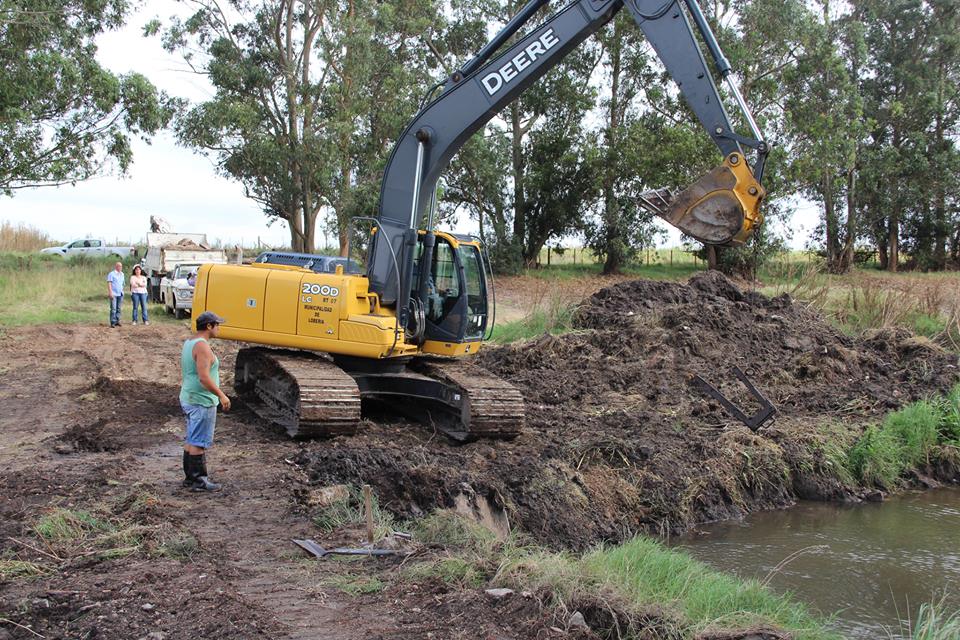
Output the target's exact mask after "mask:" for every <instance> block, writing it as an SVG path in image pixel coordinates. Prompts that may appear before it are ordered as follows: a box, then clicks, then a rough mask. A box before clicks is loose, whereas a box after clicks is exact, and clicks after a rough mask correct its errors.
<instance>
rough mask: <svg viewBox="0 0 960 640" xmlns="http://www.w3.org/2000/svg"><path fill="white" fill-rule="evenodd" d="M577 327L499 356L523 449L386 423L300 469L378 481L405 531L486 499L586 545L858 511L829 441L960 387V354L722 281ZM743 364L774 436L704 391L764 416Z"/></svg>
mask: <svg viewBox="0 0 960 640" xmlns="http://www.w3.org/2000/svg"><path fill="white" fill-rule="evenodd" d="M575 323H576V326H577V329H578V330H577V331H575V332H573V333H571V334H567V335H562V336H550V335H544V336H542V337H541V338H539V339H536V340H532V341H529V342H526V343H523V344H520V345H516V346H506V347H492V348H491V347H488V348H485V350H484V351H483V352H481V354H480V356H479V362H480V363H481V364H482V366H484V367H486V368H487V369H489V370H490V371H492V372H494V373H496V374H498V375H499V376H501V377H503V378H505V379H507V380H509V381H510V382H512V383H513V384H515V385H516V386H517V387H518V388H519V389H520V390H521V392H522V393H523V395H524V397H525V399H526V401H527V423H526V428H525V430H524V433H523V434H522V435H521V436H520V437H518V438H517V439H516V440H514V441H512V442H476V443H472V444H468V445H465V446H462V447H452V446H451V445H450V444H449V443H448V442H446V441H444V439H443V438H442V437H440V436H435V435H432V434H429V433H426V432H425V431H424V430H422V429H417V427H416V426H414V425H407V424H401V423H397V424H393V425H391V424H385V423H383V422H382V421H381V422H380V423H379V424H368V425H367V427H366V428H365V429H362V430H361V431H362V433H361V435H359V436H357V437H354V438H351V439H344V440H334V441H331V442H328V443H307V444H305V445H304V446H303V448H302V450H301V452H300V454H299V456H298V457H297V459H296V460H297V462H298V464H300V465H301V466H302V467H303V469H304V470H305V471H306V472H307V473H308V474H309V476H310V478H311V481H312V482H313V483H315V484H319V485H323V484H336V483H344V482H345V483H370V484H372V485H374V486H375V487H376V489H377V491H378V493H379V495H380V497H381V501H382V503H383V504H384V505H385V506H386V507H387V508H388V509H390V510H391V511H393V512H394V513H395V514H396V515H397V516H399V517H416V516H418V515H421V514H423V513H426V512H429V511H430V510H432V509H435V508H437V507H454V506H456V505H457V503H458V501H460V500H462V498H461V496H463V495H467V496H469V495H472V494H476V495H480V496H482V497H483V498H484V499H485V500H486V501H488V502H489V503H490V504H492V505H494V506H495V507H498V508H499V509H501V510H503V512H504V513H505V515H506V517H507V519H508V520H509V521H510V523H511V524H512V525H513V526H514V527H516V528H518V529H519V530H520V531H523V532H525V533H526V534H528V535H530V536H531V537H532V538H533V539H535V540H536V541H537V542H539V543H542V544H546V545H548V546H551V547H555V548H574V549H580V548H584V547H587V546H589V545H592V544H594V543H597V542H600V541H613V542H617V541H620V540H623V539H625V538H627V537H629V536H631V535H633V534H635V533H637V532H647V533H654V534H659V535H667V534H671V533H680V532H683V531H685V530H687V529H689V528H690V527H692V526H695V525H696V524H698V523H703V522H709V521H714V520H720V519H726V518H737V517H741V516H743V515H744V514H746V513H749V512H751V511H754V510H758V509H767V508H774V507H783V506H788V505H790V504H792V503H793V502H794V501H795V500H796V499H798V498H808V499H825V500H855V499H858V498H859V497H861V495H862V493H863V491H862V490H860V489H857V488H856V487H850V486H846V485H845V484H844V483H843V482H842V481H841V480H840V479H838V478H837V477H836V475H835V474H833V473H832V472H831V469H830V468H829V464H828V462H827V461H826V460H825V458H824V456H825V454H824V447H823V443H824V440H825V438H826V435H825V434H826V430H827V429H829V428H833V427H836V428H838V429H841V430H843V431H844V432H845V433H847V434H848V436H849V437H856V435H858V434H859V432H861V431H862V430H863V429H864V428H865V426H866V425H867V424H869V423H870V422H871V421H875V420H877V419H878V418H880V417H881V416H882V415H883V414H884V413H885V412H887V411H889V410H891V409H894V408H897V407H899V406H902V405H903V404H905V403H907V402H910V401H913V400H916V399H918V398H920V397H922V396H925V395H929V394H930V393H934V392H937V391H944V390H946V389H948V388H949V387H950V386H951V385H952V384H953V383H954V382H956V381H957V380H958V366H957V365H958V361H957V356H956V355H955V354H950V353H947V352H944V351H943V350H941V349H940V348H938V347H937V346H936V345H934V344H932V343H929V342H927V341H924V340H921V339H917V338H915V337H913V336H912V335H910V334H909V333H906V332H901V331H883V332H876V333H873V334H871V335H869V336H866V337H864V338H852V337H849V336H846V335H843V334H842V333H840V332H839V331H838V330H836V329H835V328H834V327H832V326H831V325H830V324H828V323H827V322H826V321H825V320H824V319H823V318H821V317H819V316H818V315H817V314H816V313H814V312H812V311H810V310H809V309H807V308H806V307H805V306H804V305H802V304H800V303H797V302H794V301H793V300H791V299H790V298H789V297H788V296H780V297H777V298H772V299H769V298H766V297H764V296H762V295H760V294H758V293H755V292H749V291H747V292H744V291H741V290H740V289H739V288H738V287H737V286H736V285H734V284H733V283H732V282H730V281H729V280H727V279H726V278H724V277H723V276H722V275H720V274H715V273H707V274H702V275H698V276H696V277H694V278H692V279H691V280H690V282H689V284H677V283H669V282H653V281H634V282H627V283H622V284H620V285H617V286H614V287H610V288H607V289H604V290H601V291H599V292H598V293H596V294H595V295H593V296H592V297H591V298H589V299H588V300H587V301H585V302H584V304H583V305H582V306H581V308H580V309H579V311H578V313H577V315H576V319H575ZM734 365H736V366H738V367H740V368H741V369H743V370H744V371H746V372H748V374H749V375H750V376H751V378H752V380H753V381H754V383H755V384H756V385H757V386H758V388H759V389H760V390H761V391H762V392H763V393H764V394H765V395H766V396H767V397H768V398H769V399H770V400H771V401H772V402H773V404H774V405H775V406H776V407H777V409H778V412H779V413H778V417H777V418H776V420H775V422H773V423H772V424H768V425H766V427H765V428H763V429H761V430H760V431H759V432H758V433H753V432H751V431H750V430H748V429H747V428H746V427H745V426H743V425H742V424H740V423H739V422H737V421H736V420H733V419H732V418H731V417H729V416H728V415H727V414H726V413H725V412H724V411H723V409H722V408H721V407H720V406H719V404H718V403H716V402H715V401H713V400H712V399H709V398H707V397H705V396H704V395H703V394H702V393H701V392H700V391H698V390H696V389H695V388H693V387H692V386H691V385H690V383H689V381H690V378H691V377H692V376H693V375H695V374H699V375H701V376H703V377H704V378H705V379H707V380H709V381H711V382H713V383H714V384H715V385H716V386H718V387H719V388H720V389H721V390H722V391H724V393H726V394H727V395H728V396H729V397H732V398H733V399H735V400H736V401H737V402H740V403H743V404H744V405H745V406H747V407H748V408H749V407H750V401H749V399H748V395H747V393H746V390H745V389H744V388H743V386H742V385H741V384H740V383H739V382H737V381H736V379H734V378H733V377H732V376H731V375H730V374H729V373H728V371H729V369H730V367H732V366H734ZM930 472H931V474H934V475H941V476H944V475H946V476H950V475H951V474H953V475H955V473H956V472H955V470H941V471H938V470H937V469H931V470H930Z"/></svg>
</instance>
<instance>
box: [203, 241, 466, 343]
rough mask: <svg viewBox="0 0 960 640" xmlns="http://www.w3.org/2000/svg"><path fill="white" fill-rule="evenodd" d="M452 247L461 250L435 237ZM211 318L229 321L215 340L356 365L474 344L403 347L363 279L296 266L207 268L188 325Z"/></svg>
mask: <svg viewBox="0 0 960 640" xmlns="http://www.w3.org/2000/svg"><path fill="white" fill-rule="evenodd" d="M437 235H438V236H442V237H443V238H444V239H445V240H447V241H448V242H450V243H451V244H452V245H453V246H454V248H456V247H457V246H459V245H460V244H472V245H474V246H476V244H477V243H469V242H467V243H464V242H462V241H458V240H457V239H456V238H455V237H454V236H450V235H448V234H437ZM208 310H209V311H213V312H215V313H216V314H218V315H219V316H221V317H223V318H224V319H225V320H226V322H224V323H223V325H221V327H220V334H219V337H220V338H223V339H226V340H238V341H241V342H251V343H256V344H262V345H269V346H274V347H286V348H291V349H305V350H309V351H320V352H324V353H333V354H341V355H348V356H355V357H360V358H371V359H380V358H396V357H402V356H410V355H416V354H418V353H429V354H437V355H447V356H461V355H467V354H473V353H476V352H477V351H479V350H480V345H481V344H482V343H481V341H479V340H471V341H464V342H462V343H457V342H439V341H435V340H426V341H425V342H423V344H421V345H416V344H410V343H407V342H406V341H405V336H404V331H403V329H398V328H397V319H396V315H395V312H394V310H393V309H390V308H384V307H381V306H380V300H379V297H378V296H377V294H376V293H374V292H371V291H370V289H369V280H368V279H367V277H366V276H365V275H358V274H347V273H343V270H342V268H339V267H338V269H337V273H316V272H314V271H312V270H310V269H307V268H304V267H297V266H289V265H280V264H269V263H263V264H261V263H256V264H252V265H230V264H205V265H202V266H201V267H200V269H199V270H198V272H197V282H196V287H195V291H194V296H193V319H194V320H196V318H197V317H198V316H199V314H201V313H202V312H204V311H208Z"/></svg>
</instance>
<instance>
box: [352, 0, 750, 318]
mask: <svg viewBox="0 0 960 640" xmlns="http://www.w3.org/2000/svg"><path fill="white" fill-rule="evenodd" d="M546 3H547V0H531V1H530V2H529V3H528V4H527V5H526V6H525V7H524V8H523V9H522V10H521V11H520V13H518V14H517V16H516V17H515V18H514V19H513V20H511V21H510V23H508V24H507V25H506V27H504V29H503V30H502V31H501V32H500V33H499V34H498V35H497V36H496V37H495V38H494V39H493V40H491V42H490V43H489V44H488V45H487V46H485V47H484V48H483V49H482V50H481V51H480V52H478V54H477V55H476V56H475V57H474V58H473V59H471V60H470V61H469V62H468V63H467V64H465V65H464V66H463V67H461V69H459V70H458V71H457V72H455V73H454V74H452V75H451V77H450V78H449V79H448V80H447V81H446V83H445V85H444V86H443V90H442V92H441V93H440V94H439V95H438V96H437V97H436V98H435V99H434V100H432V101H431V102H429V103H428V104H427V105H426V106H425V107H423V109H421V111H420V112H419V113H418V114H417V116H416V117H415V118H414V120H413V121H412V122H411V123H410V125H409V126H408V127H407V128H406V130H405V131H404V132H403V134H402V135H401V136H400V138H399V140H398V141H397V143H396V145H395V147H394V149H393V152H392V154H391V156H390V159H389V162H388V164H387V167H386V169H385V172H384V177H383V183H382V185H381V193H380V211H379V215H378V223H377V231H376V233H375V234H374V237H373V240H372V244H371V251H370V259H369V264H368V270H367V276H368V278H369V280H370V285H371V289H372V290H373V291H375V292H376V293H377V294H378V295H379V296H380V300H381V303H382V304H384V305H387V306H393V305H395V308H396V310H397V317H398V320H399V326H403V327H406V326H407V321H408V318H407V314H408V312H409V302H410V296H411V291H412V290H419V288H418V287H419V286H420V285H419V283H416V282H413V277H414V268H413V267H414V260H415V252H416V250H417V245H418V242H423V248H422V252H423V254H422V256H421V261H422V262H423V263H424V264H429V258H430V252H431V250H432V246H433V244H432V230H431V228H430V227H432V215H431V222H430V223H429V224H428V228H427V238H426V239H425V241H423V240H418V227H419V225H420V222H421V221H422V220H423V219H424V215H425V213H427V212H428V211H429V210H430V209H431V206H432V205H431V203H432V200H433V198H434V194H435V190H436V185H437V180H438V179H439V178H440V176H441V174H442V173H443V172H444V171H445V170H446V168H447V166H448V164H449V163H450V160H451V159H452V158H453V156H454V154H455V153H456V152H457V151H458V150H459V149H460V148H461V147H462V146H463V145H464V144H465V143H466V141H467V140H468V139H469V138H470V136H471V135H473V134H474V133H475V132H476V131H478V130H480V129H481V128H482V127H483V126H484V125H485V124H486V123H487V122H489V121H490V120H491V119H492V118H493V117H494V116H495V115H496V114H497V113H498V112H499V111H500V110H502V109H503V108H504V107H505V106H506V105H507V104H508V103H509V102H511V101H512V100H513V99H514V98H516V97H517V96H518V95H519V94H520V93H521V92H523V91H524V90H525V89H526V88H527V87H529V86H530V85H531V84H532V83H533V82H535V81H536V80H537V79H539V78H540V77H541V76H543V75H544V74H545V73H546V72H547V71H549V70H550V69H551V68H553V67H554V66H555V65H557V64H558V63H559V62H560V61H561V60H562V59H563V57H564V56H565V55H566V54H567V53H568V52H569V51H571V50H572V49H573V48H574V47H576V46H577V45H579V44H580V43H581V42H582V41H583V40H585V39H586V38H587V37H588V36H590V35H591V34H592V33H594V32H595V31H597V30H598V29H600V28H601V27H603V26H604V25H605V24H606V23H607V22H609V21H610V20H611V19H612V18H613V17H614V16H615V15H616V14H617V13H618V12H619V11H620V10H621V9H623V8H626V9H627V10H628V11H629V12H630V14H631V15H632V16H633V18H634V20H635V21H636V22H637V24H638V25H639V27H640V29H641V30H642V31H643V32H644V34H645V36H646V37H647V39H648V40H649V41H650V43H651V45H652V46H653V48H654V50H655V51H656V53H657V55H658V56H659V58H660V60H661V61H662V62H663V64H664V66H665V67H666V69H667V71H668V72H669V73H670V75H671V77H673V79H674V80H675V81H676V82H677V85H678V86H679V88H680V91H681V93H682V94H683V96H684V98H685V100H686V101H687V103H688V104H689V105H690V107H691V109H692V110H693V111H694V113H695V114H696V116H697V118H698V119H699V120H700V123H701V124H702V125H703V127H704V128H705V129H706V131H707V133H708V134H709V135H710V137H711V138H712V139H713V141H714V143H715V144H716V145H717V147H718V148H719V149H720V151H721V153H722V154H723V155H724V162H723V164H722V165H721V166H720V167H718V168H716V169H714V170H712V171H710V172H709V173H707V174H706V175H705V176H703V177H702V178H701V179H699V180H698V181H697V182H695V183H694V184H693V185H691V186H690V187H688V188H687V189H685V190H684V191H682V192H680V193H678V194H675V193H673V192H670V191H667V190H663V189H661V190H658V191H656V192H650V193H649V194H645V196H644V197H642V198H641V204H642V205H643V206H646V207H648V208H650V209H652V210H653V211H654V212H655V213H656V214H657V215H659V216H661V217H663V218H664V219H666V220H667V221H668V222H670V223H671V224H673V225H674V226H676V227H678V228H680V229H681V230H682V231H684V232H685V233H687V234H689V235H691V236H693V237H695V238H697V239H700V240H702V241H704V242H706V243H710V244H735V243H740V242H743V241H745V240H746V239H747V238H748V237H749V235H750V233H751V231H752V229H753V228H754V227H755V226H756V225H758V224H759V223H760V222H761V221H762V217H761V215H760V213H759V210H758V209H759V204H760V202H761V200H762V199H763V197H764V195H765V191H764V189H763V187H762V186H761V184H760V180H761V179H762V172H763V164H764V159H765V157H766V152H767V145H766V144H765V142H764V141H763V139H762V136H761V134H760V131H759V129H758V128H757V126H756V124H755V123H754V121H753V118H752V116H751V115H750V112H749V110H748V109H747V107H746V104H745V103H744V101H743V99H742V97H741V96H740V93H739V90H738V89H737V86H736V83H735V82H734V79H733V76H732V73H731V69H730V65H729V63H727V61H726V59H725V58H724V57H723V54H722V52H721V51H720V48H719V46H718V45H717V42H716V39H715V38H714V36H713V34H712V32H711V31H710V28H709V25H708V24H707V21H706V20H705V19H704V17H703V14H702V12H701V11H700V7H699V6H698V5H697V3H696V0H576V1H575V2H573V3H571V4H569V5H568V6H566V7H565V8H563V9H561V10H560V11H559V12H557V13H556V14H554V15H553V16H552V17H550V18H549V19H548V20H547V21H546V22H544V23H543V24H542V25H540V26H539V27H537V28H536V29H533V30H532V31H530V32H529V33H528V34H527V35H526V36H525V37H523V38H521V39H519V40H517V41H516V42H515V43H514V44H513V45H512V46H510V47H509V48H507V49H506V50H505V51H504V52H503V53H502V54H500V55H499V56H497V57H496V58H493V59H490V58H491V56H492V55H493V54H494V53H495V52H496V51H498V50H499V49H500V48H501V47H502V46H503V45H504V44H505V43H506V42H507V41H508V40H509V39H510V38H511V37H512V36H513V35H514V34H515V33H516V32H517V31H518V30H519V29H520V28H521V27H522V26H523V25H524V24H525V23H526V22H528V21H529V20H530V19H531V18H532V17H533V15H534V14H535V13H536V11H537V10H538V9H539V8H540V7H542V6H543V5H545V4H546ZM681 5H685V6H686V10H684V7H683V6H681ZM688 13H689V16H690V17H691V18H692V19H693V23H694V25H695V26H696V29H697V31H698V32H699V33H700V36H701V38H702V39H703V41H704V42H705V43H706V45H707V47H708V49H709V50H710V52H711V55H712V57H713V59H714V62H715V64H716V67H717V69H718V70H719V72H720V74H721V76H722V77H723V78H724V79H725V80H726V81H727V82H728V84H729V85H730V87H731V90H732V93H733V94H734V97H735V98H736V101H737V104H738V107H739V108H740V110H741V111H742V112H743V115H744V118H745V120H746V122H747V123H748V125H749V126H750V129H751V131H750V133H751V136H741V135H738V134H737V133H736V132H735V131H734V128H733V126H732V124H731V122H730V117H729V116H728V114H727V112H726V109H725V108H724V105H723V102H722V100H721V98H720V95H719V93H718V91H717V87H716V85H715V84H714V81H713V76H712V74H711V72H710V70H709V68H708V67H707V63H706V60H705V59H704V56H703V53H702V51H701V49H700V46H699V45H698V43H697V39H696V37H695V35H694V29H693V27H692V26H691V23H690V18H688ZM745 146H746V147H749V148H754V149H756V150H757V159H756V161H755V163H754V166H753V167H752V168H751V167H750V166H749V165H748V163H747V160H746V157H745V155H744V151H743V147H745ZM421 271H422V272H423V271H425V270H421ZM420 277H421V280H423V278H424V277H425V275H424V273H421V276H420Z"/></svg>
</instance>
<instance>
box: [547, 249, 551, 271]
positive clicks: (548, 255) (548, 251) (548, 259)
mask: <svg viewBox="0 0 960 640" xmlns="http://www.w3.org/2000/svg"><path fill="white" fill-rule="evenodd" d="M547 266H548V267H549V266H550V247H547Z"/></svg>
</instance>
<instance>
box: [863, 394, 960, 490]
mask: <svg viewBox="0 0 960 640" xmlns="http://www.w3.org/2000/svg"><path fill="white" fill-rule="evenodd" d="M958 447H960V384H958V385H955V386H954V387H953V389H951V391H950V392H949V393H948V394H947V395H946V396H945V397H941V398H936V399H927V400H918V401H917V402H914V403H911V404H908V405H907V406H905V407H903V408H902V409H899V410H898V411H894V412H893V413H891V414H889V415H887V417H886V418H885V420H884V421H883V423H882V424H881V425H879V426H877V425H874V426H871V427H868V428H867V430H866V431H865V432H864V433H863V435H862V436H861V437H860V439H859V440H858V441H857V442H856V444H854V446H853V447H852V448H851V449H850V452H849V454H848V464H849V468H850V471H851V473H853V475H854V477H856V478H857V479H858V480H859V481H860V482H861V483H862V484H863V485H867V486H876V487H880V488H882V489H892V488H894V487H896V485H897V483H898V482H899V481H900V478H901V477H903V476H904V475H905V474H907V473H909V472H910V471H921V472H923V471H927V470H929V469H930V468H931V466H932V465H933V463H934V462H936V461H937V460H940V459H944V460H946V461H947V462H950V461H954V460H955V459H956V458H957V457H958V456H957V451H956V450H957V449H958Z"/></svg>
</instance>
